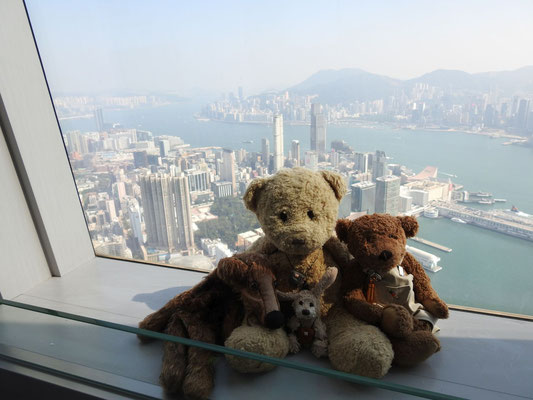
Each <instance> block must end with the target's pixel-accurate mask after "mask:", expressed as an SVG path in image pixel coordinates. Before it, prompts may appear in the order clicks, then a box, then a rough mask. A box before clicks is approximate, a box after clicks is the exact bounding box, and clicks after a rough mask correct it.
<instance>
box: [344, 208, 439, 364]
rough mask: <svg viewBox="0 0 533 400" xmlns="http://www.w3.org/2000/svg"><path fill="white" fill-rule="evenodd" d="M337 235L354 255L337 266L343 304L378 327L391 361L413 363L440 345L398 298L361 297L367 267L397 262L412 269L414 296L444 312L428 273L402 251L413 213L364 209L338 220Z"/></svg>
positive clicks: (383, 269)
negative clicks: (353, 217) (341, 266)
mask: <svg viewBox="0 0 533 400" xmlns="http://www.w3.org/2000/svg"><path fill="white" fill-rule="evenodd" d="M336 231H337V236H338V237H339V239H340V240H341V241H343V242H345V243H346V244H347V246H348V249H349V250H350V253H351V254H352V255H353V256H354V259H353V260H352V262H351V265H349V267H348V268H347V269H346V270H345V271H343V272H344V280H343V293H345V296H344V304H345V307H346V308H347V309H348V310H349V311H350V312H351V313H352V314H353V315H354V316H356V317H357V318H361V319H362V320H364V321H367V322H369V323H371V324H375V325H378V326H380V327H381V329H382V330H383V331H384V332H385V333H386V334H387V335H388V336H389V339H390V340H391V342H392V345H393V348H394V354H395V355H394V362H395V363H396V364H399V365H414V364H417V363H419V362H421V361H423V360H425V359H427V358H428V357H429V356H431V355H432V354H433V353H435V352H437V351H439V350H440V343H439V341H438V339H437V338H436V337H435V336H434V335H433V333H432V328H433V327H432V325H431V323H429V322H427V321H424V320H418V319H416V318H413V316H412V312H411V311H410V310H409V309H408V308H406V307H404V306H402V305H398V304H375V303H374V304H371V303H369V302H368V301H367V300H366V296H367V291H368V287H369V276H370V274H371V273H372V272H375V273H377V274H379V275H380V276H384V275H385V274H386V273H388V272H389V271H391V270H392V269H393V268H395V267H397V266H398V265H401V266H402V267H403V269H404V270H405V272H406V274H412V275H413V291H414V298H415V301H416V302H417V303H421V304H422V306H423V308H424V309H425V310H426V311H428V312H429V313H431V314H432V315H434V316H435V317H437V318H447V317H448V307H447V306H446V304H445V303H444V302H443V301H442V300H441V299H440V298H439V296H438V295H437V293H436V292H435V290H433V288H432V287H431V282H430V280H429V277H428V276H427V275H426V273H425V272H424V269H423V268H422V266H421V265H420V263H419V262H418V261H416V259H415V258H414V257H413V256H412V255H411V254H409V253H408V252H406V250H405V245H406V242H407V238H408V237H413V236H415V235H416V232H417V231H418V223H417V221H416V219H415V218H413V217H392V216H390V215H386V214H374V215H365V216H362V217H360V218H358V219H356V220H354V221H349V220H339V221H338V222H337V226H336Z"/></svg>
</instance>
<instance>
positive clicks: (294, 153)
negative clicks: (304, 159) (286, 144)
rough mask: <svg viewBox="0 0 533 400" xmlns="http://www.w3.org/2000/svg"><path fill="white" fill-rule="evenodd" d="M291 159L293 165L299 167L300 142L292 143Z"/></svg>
mask: <svg viewBox="0 0 533 400" xmlns="http://www.w3.org/2000/svg"><path fill="white" fill-rule="evenodd" d="M291 153H292V159H293V160H294V165H295V166H297V167H299V166H300V141H298V140H293V141H292V148H291Z"/></svg>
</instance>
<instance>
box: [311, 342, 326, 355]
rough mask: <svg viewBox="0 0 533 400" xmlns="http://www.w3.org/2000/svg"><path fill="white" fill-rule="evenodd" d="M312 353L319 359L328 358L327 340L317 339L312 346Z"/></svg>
mask: <svg viewBox="0 0 533 400" xmlns="http://www.w3.org/2000/svg"><path fill="white" fill-rule="evenodd" d="M311 353H313V355H314V356H315V357H317V358H321V357H327V356H328V341H327V340H325V339H317V340H315V341H314V342H313V345H312V346H311Z"/></svg>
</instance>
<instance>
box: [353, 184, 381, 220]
mask: <svg viewBox="0 0 533 400" xmlns="http://www.w3.org/2000/svg"><path fill="white" fill-rule="evenodd" d="M375 204H376V184H375V183H372V182H359V183H355V184H353V185H352V211H355V212H362V211H366V213H367V214H374V212H375Z"/></svg>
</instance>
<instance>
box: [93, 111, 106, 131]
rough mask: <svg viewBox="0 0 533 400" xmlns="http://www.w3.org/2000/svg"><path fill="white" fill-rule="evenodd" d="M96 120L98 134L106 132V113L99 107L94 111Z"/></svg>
mask: <svg viewBox="0 0 533 400" xmlns="http://www.w3.org/2000/svg"><path fill="white" fill-rule="evenodd" d="M94 120H95V122H96V129H97V130H98V132H103V131H104V113H103V112H102V109H101V108H100V107H98V108H97V109H95V110H94Z"/></svg>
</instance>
